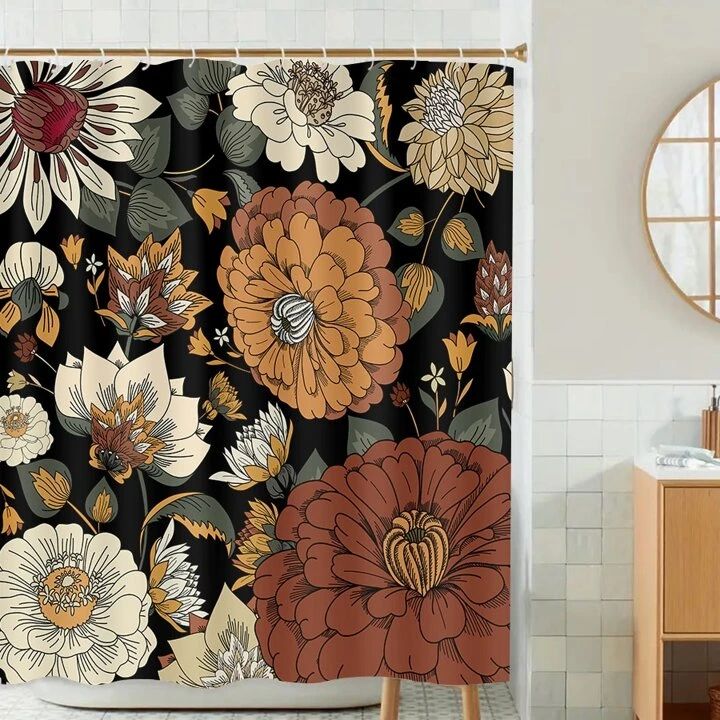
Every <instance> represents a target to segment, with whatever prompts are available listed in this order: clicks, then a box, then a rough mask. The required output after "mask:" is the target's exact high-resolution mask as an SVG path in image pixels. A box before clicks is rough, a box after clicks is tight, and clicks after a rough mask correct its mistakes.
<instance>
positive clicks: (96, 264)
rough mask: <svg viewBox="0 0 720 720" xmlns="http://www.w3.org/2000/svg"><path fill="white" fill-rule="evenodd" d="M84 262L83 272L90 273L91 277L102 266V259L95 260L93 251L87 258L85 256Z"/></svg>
mask: <svg viewBox="0 0 720 720" xmlns="http://www.w3.org/2000/svg"><path fill="white" fill-rule="evenodd" d="M85 263H86V264H87V267H86V268H85V272H89V273H92V276H93V277H95V275H97V271H98V270H99V269H100V268H101V267H102V266H103V264H102V260H97V259H96V258H95V253H93V254H92V255H91V256H90V257H89V258H85Z"/></svg>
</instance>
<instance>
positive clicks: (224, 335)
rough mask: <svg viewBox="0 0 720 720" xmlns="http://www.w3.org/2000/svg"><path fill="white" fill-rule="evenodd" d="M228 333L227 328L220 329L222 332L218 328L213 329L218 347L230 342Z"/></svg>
mask: <svg viewBox="0 0 720 720" xmlns="http://www.w3.org/2000/svg"><path fill="white" fill-rule="evenodd" d="M228 331H229V329H228V328H227V327H224V328H222V330H221V329H220V328H215V342H216V343H217V344H218V345H220V347H222V346H223V345H227V344H228V343H229V342H230V338H229V337H228Z"/></svg>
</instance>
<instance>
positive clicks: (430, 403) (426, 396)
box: [418, 388, 435, 415]
mask: <svg viewBox="0 0 720 720" xmlns="http://www.w3.org/2000/svg"><path fill="white" fill-rule="evenodd" d="M418 393H419V395H420V399H421V400H422V403H423V405H425V407H427V408H429V409H430V412H431V413H432V414H433V415H434V414H435V398H434V397H433V396H432V395H431V394H430V393H429V392H428V391H427V390H423V389H422V388H418Z"/></svg>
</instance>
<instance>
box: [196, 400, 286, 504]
mask: <svg viewBox="0 0 720 720" xmlns="http://www.w3.org/2000/svg"><path fill="white" fill-rule="evenodd" d="M291 438H292V423H288V421H287V419H286V418H285V416H284V415H283V414H282V412H281V410H280V408H279V407H278V406H277V405H273V404H272V403H270V404H269V405H268V409H267V412H263V411H262V410H261V411H260V417H259V418H258V419H257V420H255V422H254V423H252V424H250V425H246V426H245V427H244V428H243V429H242V430H240V432H238V433H237V441H236V443H235V447H230V448H225V452H224V455H225V459H226V460H227V463H228V465H229V466H230V470H231V472H225V471H221V472H216V473H215V474H214V475H211V476H210V479H211V480H220V481H221V482H226V483H228V484H229V485H231V486H232V487H233V488H234V489H235V490H247V489H248V488H250V487H252V486H253V485H256V484H258V483H263V482H266V481H267V480H269V479H270V478H271V477H276V476H277V474H278V473H279V472H280V469H281V468H282V466H283V465H284V464H285V463H286V462H287V458H288V454H289V452H290V439H291Z"/></svg>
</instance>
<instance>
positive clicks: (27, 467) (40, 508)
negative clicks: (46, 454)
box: [17, 458, 72, 518]
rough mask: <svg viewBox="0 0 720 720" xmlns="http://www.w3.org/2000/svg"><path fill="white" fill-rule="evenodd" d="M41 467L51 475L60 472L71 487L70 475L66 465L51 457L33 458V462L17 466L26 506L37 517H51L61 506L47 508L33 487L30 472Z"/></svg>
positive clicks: (37, 470) (34, 471)
mask: <svg viewBox="0 0 720 720" xmlns="http://www.w3.org/2000/svg"><path fill="white" fill-rule="evenodd" d="M41 468H42V469H44V470H46V471H47V472H48V473H49V474H50V475H52V476H53V477H54V476H55V473H60V474H61V475H63V476H64V477H65V478H66V480H67V481H68V483H70V487H72V475H71V474H70V471H69V470H68V468H67V466H66V465H64V464H63V463H61V462H60V461H59V460H53V459H52V458H44V459H42V460H35V461H34V462H31V463H26V464H24V465H18V466H17V472H18V479H19V480H20V487H21V488H22V491H23V495H25V500H26V502H27V504H28V507H29V508H30V510H32V512H33V513H35V515H37V516H38V517H41V518H51V517H52V516H53V515H55V514H57V513H58V512H60V510H62V507H59V508H49V507H48V506H47V505H46V504H45V503H44V501H43V499H42V497H40V495H39V493H38V491H37V490H36V489H35V479H34V478H33V476H32V473H39V472H40V469H41Z"/></svg>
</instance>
